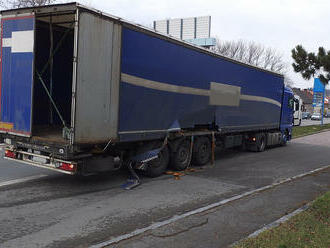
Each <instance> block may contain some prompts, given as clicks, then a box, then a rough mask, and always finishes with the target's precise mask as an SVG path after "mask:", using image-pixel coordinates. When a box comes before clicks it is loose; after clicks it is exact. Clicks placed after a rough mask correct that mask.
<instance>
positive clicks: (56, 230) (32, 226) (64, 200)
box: [0, 132, 330, 248]
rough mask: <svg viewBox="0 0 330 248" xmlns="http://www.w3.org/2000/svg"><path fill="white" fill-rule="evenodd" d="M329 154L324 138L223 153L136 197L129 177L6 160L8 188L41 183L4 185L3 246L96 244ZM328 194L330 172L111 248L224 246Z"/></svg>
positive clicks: (324, 160) (308, 166)
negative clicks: (77, 174) (126, 186)
mask: <svg viewBox="0 0 330 248" xmlns="http://www.w3.org/2000/svg"><path fill="white" fill-rule="evenodd" d="M329 149H330V132H324V133H320V134H316V135H311V136H306V137H303V138H299V139H295V140H293V141H292V142H290V143H289V144H288V145H287V146H286V147H275V148H273V149H268V150H266V151H265V152H263V153H251V152H239V151H235V150H232V151H228V152H226V153H219V152H217V154H216V163H215V165H214V166H212V165H209V166H206V167H204V168H201V169H200V168H196V171H195V172H190V173H188V175H186V176H183V177H181V178H180V180H174V178H173V177H172V176H169V175H164V176H161V177H159V178H156V179H149V178H142V185H141V186H139V187H137V188H136V189H134V190H131V191H125V190H123V189H121V187H120V186H121V184H122V183H124V182H125V180H126V178H127V176H128V175H127V173H126V172H125V171H119V172H115V173H108V174H103V175H100V176H94V177H90V178H87V179H84V180H82V179H79V178H74V177H71V176H67V175H62V174H56V173H53V172H49V171H47V170H42V169H34V168H31V167H29V166H24V165H23V166H22V165H15V164H13V163H9V162H7V161H5V160H0V175H1V182H2V183H5V182H8V181H11V180H13V179H18V178H26V177H31V176H40V175H41V176H43V175H45V176H43V177H41V178H39V179H34V180H29V181H26V182H20V183H15V184H10V185H4V186H0V247H6V248H7V247H8V248H10V247H90V246H92V245H97V244H100V243H102V242H107V241H109V240H112V239H113V238H115V237H118V236H121V235H124V234H127V233H131V232H134V231H136V230H140V229H141V228H144V227H148V226H150V225H152V224H153V223H160V222H162V221H166V220H168V219H170V218H172V217H173V216H180V215H181V214H184V213H187V212H189V211H192V210H195V209H199V208H201V207H204V206H208V205H209V204H212V203H215V202H219V201H221V200H224V199H228V198H231V197H233V196H235V195H240V194H242V193H245V192H249V191H251V190H255V189H258V188H260V187H263V186H266V185H270V184H272V183H275V182H279V181H281V180H283V179H285V178H289V177H293V176H295V175H299V174H301V173H305V172H308V171H311V170H314V169H317V168H320V167H322V166H326V165H329V164H330V156H329ZM0 185H1V184H0ZM329 186H330V171H329V169H328V170H324V171H322V172H319V173H317V174H315V175H314V174H313V175H310V176H306V177H303V178H299V179H296V180H294V181H293V182H290V183H285V184H281V185H280V186H278V187H275V188H274V189H268V190H266V191H265V192H261V193H258V194H253V195H249V196H248V197H244V198H242V199H239V200H237V201H233V202H230V203H228V204H225V205H223V206H221V207H217V208H214V209H211V210H208V211H206V212H202V213H200V214H198V215H192V216H189V217H187V218H183V219H180V220H178V221H176V222H174V223H171V224H169V225H167V226H162V227H161V228H156V229H154V230H153V231H152V232H150V231H148V232H145V233H142V234H141V235H139V236H137V237H133V238H130V239H128V240H124V241H121V242H119V243H118V244H116V245H115V246H111V245H110V246H109V247H191V245H193V247H226V246H228V245H230V244H231V243H233V242H235V241H237V240H239V239H241V238H243V237H245V236H246V235H248V234H249V233H252V232H254V231H255V230H257V229H259V228H260V227H262V226H263V225H264V224H268V223H270V222H272V221H274V220H276V219H277V218H279V217H281V216H282V215H284V214H286V213H288V212H290V211H292V210H294V209H296V208H298V207H300V206H301V205H302V204H304V203H306V202H308V201H310V200H312V199H314V198H315V197H316V196H317V195H319V194H320V193H322V192H325V191H327V190H329ZM203 216H204V217H203ZM173 242H174V243H173ZM104 244H106V243H104ZM174 244H175V245H174ZM103 246H104V245H103ZM95 247H101V246H95Z"/></svg>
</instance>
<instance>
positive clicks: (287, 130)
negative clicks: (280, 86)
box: [280, 87, 295, 143]
mask: <svg viewBox="0 0 330 248" xmlns="http://www.w3.org/2000/svg"><path fill="white" fill-rule="evenodd" d="M294 102H295V98H294V94H293V91H292V89H291V88H289V87H284V94H283V101H282V111H281V124H280V130H281V133H282V140H283V141H284V143H286V141H289V140H290V139H291V134H292V123H293V115H294Z"/></svg>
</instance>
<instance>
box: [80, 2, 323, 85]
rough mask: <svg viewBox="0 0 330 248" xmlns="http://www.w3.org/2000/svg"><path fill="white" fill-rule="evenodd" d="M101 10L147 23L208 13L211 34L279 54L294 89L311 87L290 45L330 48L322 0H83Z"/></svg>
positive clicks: (307, 47) (311, 49) (312, 48)
mask: <svg viewBox="0 0 330 248" xmlns="http://www.w3.org/2000/svg"><path fill="white" fill-rule="evenodd" d="M82 3H85V4H88V5H89V6H92V7H95V8H97V9H100V10H102V11H104V12H108V13H110V14H113V15H116V16H119V17H122V18H125V19H127V20H130V21H134V22H136V23H139V24H143V25H147V26H151V25H152V22H153V21H154V20H159V19H165V18H177V17H180V18H181V17H193V16H203V15H211V17H212V24H211V35H212V36H217V37H219V38H220V39H223V40H238V39H243V40H248V41H256V42H258V43H261V44H263V45H265V46H269V47H273V48H275V49H277V50H278V51H279V52H281V53H283V55H284V60H285V61H286V62H287V63H288V64H289V71H290V72H289V76H290V77H291V78H292V80H293V81H294V82H295V86H298V87H303V88H305V87H310V86H312V83H311V82H308V81H305V80H304V79H302V77H301V76H300V75H299V74H296V73H294V72H293V70H292V66H291V63H292V60H291V49H292V48H293V47H295V46H296V45H298V44H302V45H303V46H304V47H306V49H308V50H310V51H317V49H318V47H319V46H324V47H325V48H326V49H330V39H329V36H330V35H329V34H330V30H329V17H328V15H329V11H330V1H326V0H313V1H312V0H286V1H284V0H277V1H272V0H232V1H230V0H189V1H188V0H163V1H155V0H109V1H107V0H85V1H83V2H82Z"/></svg>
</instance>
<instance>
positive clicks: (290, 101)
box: [289, 97, 294, 109]
mask: <svg viewBox="0 0 330 248" xmlns="http://www.w3.org/2000/svg"><path fill="white" fill-rule="evenodd" d="M293 106H294V100H293V97H290V98H289V108H290V109H293Z"/></svg>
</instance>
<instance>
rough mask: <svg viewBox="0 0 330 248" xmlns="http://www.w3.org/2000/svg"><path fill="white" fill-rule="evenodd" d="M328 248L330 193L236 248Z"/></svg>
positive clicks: (329, 241) (329, 245) (329, 236)
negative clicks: (287, 219) (306, 208)
mask: <svg viewBox="0 0 330 248" xmlns="http://www.w3.org/2000/svg"><path fill="white" fill-rule="evenodd" d="M252 247H253V248H255V247H258V248H298V247H299V248H301V247H308V248H309V247H315V248H329V247H330V191H329V192H327V193H326V194H324V195H323V196H321V197H319V198H317V199H316V200H315V201H314V202H313V203H312V205H311V207H310V208H309V209H308V210H306V211H304V212H302V213H300V214H298V215H296V216H294V217H292V218H291V219H290V220H289V221H287V222H285V223H283V224H281V225H279V226H278V227H276V228H273V229H270V230H267V231H265V232H263V233H261V234H259V235H258V236H257V237H254V238H250V239H247V240H245V241H242V242H241V243H239V244H238V245H236V246H235V248H252Z"/></svg>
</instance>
